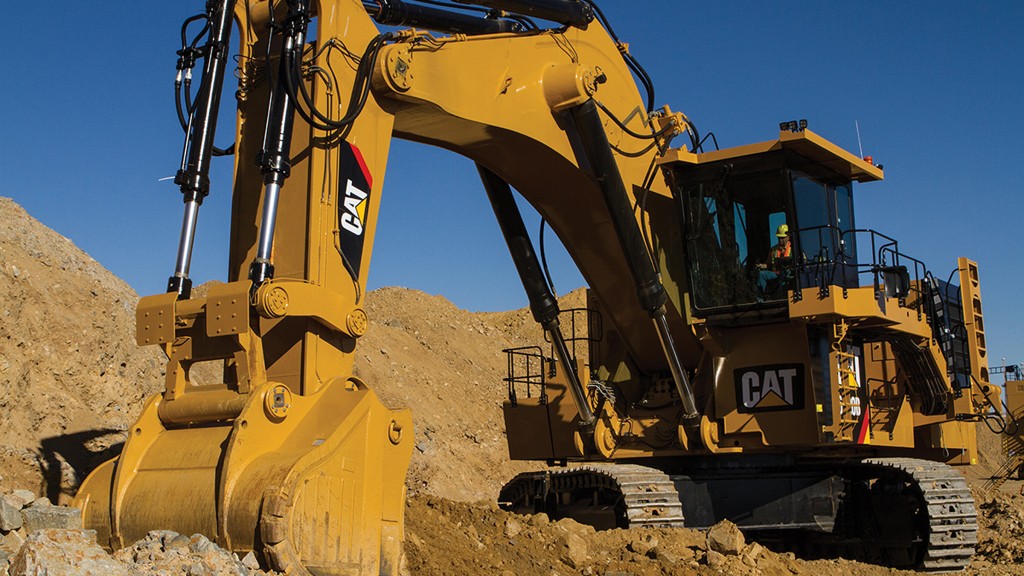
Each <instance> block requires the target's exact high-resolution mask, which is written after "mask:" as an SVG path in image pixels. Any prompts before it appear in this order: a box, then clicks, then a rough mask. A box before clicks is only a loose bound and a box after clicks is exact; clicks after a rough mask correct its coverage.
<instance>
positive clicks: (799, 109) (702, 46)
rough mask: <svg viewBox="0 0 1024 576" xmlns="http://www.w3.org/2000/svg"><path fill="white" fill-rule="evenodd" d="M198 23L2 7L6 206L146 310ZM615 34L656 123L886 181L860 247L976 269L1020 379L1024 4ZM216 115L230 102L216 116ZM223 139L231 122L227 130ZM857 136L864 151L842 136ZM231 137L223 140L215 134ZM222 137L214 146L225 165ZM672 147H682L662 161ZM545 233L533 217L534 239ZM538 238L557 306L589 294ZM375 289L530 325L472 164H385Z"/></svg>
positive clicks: (770, 8)
mask: <svg viewBox="0 0 1024 576" xmlns="http://www.w3.org/2000/svg"><path fill="white" fill-rule="evenodd" d="M203 5H204V3H203V2H199V1H196V2H170V3H155V4H150V3H145V4H131V5H123V4H118V3H109V4H105V3H99V4H97V3H67V4H61V5H59V6H56V7H55V8H54V9H53V10H51V11H50V12H48V13H47V14H45V15H41V14H40V13H39V11H38V9H37V8H36V7H35V6H34V5H32V4H31V3H15V4H14V5H12V6H10V7H8V11H7V17H8V19H9V21H11V22H19V23H21V25H19V26H15V27H11V29H10V30H8V32H7V34H6V36H5V42H4V44H5V47H6V48H7V52H8V58H7V67H6V72H7V81H6V82H5V84H4V88H3V90H0V102H2V103H3V105H4V110H5V114H4V117H5V129H6V130H5V131H6V134H7V137H6V138H5V139H4V140H3V143H2V144H0V150H2V151H3V157H4V159H5V160H6V162H7V166H8V169H7V170H6V171H5V178H4V179H3V184H0V195H4V196H11V197H13V198H14V199H15V200H16V201H17V202H18V203H20V204H21V205H23V206H24V207H25V208H26V210H27V211H28V212H29V213H30V214H32V215H33V216H34V217H36V218H38V219H40V220H41V221H42V222H43V223H44V224H46V225H47V226H50V227H51V228H54V229H55V230H57V231H58V232H60V233H62V234H64V235H66V236H68V237H69V238H71V239H72V240H73V241H74V242H75V243H76V244H77V245H78V246H80V247H82V248H83V249H84V250H85V251H86V252H88V253H89V254H90V255H92V256H93V257H95V258H96V259H97V260H99V261H100V262H101V263H102V264H103V265H105V266H106V267H107V268H109V269H110V270H112V271H113V272H114V273H115V274H117V275H118V276H120V277H122V278H124V279H125V280H127V281H128V282H129V283H130V284H131V285H132V286H133V287H134V288H135V289H136V290H137V291H139V292H140V293H143V294H146V293H156V292H161V291H163V289H164V286H165V283H166V280H167V277H168V276H169V275H170V273H171V272H172V271H173V265H174V256H175V251H176V248H177V241H178V233H179V229H180V224H181V213H182V207H181V197H180V194H179V193H178V191H177V189H176V187H175V186H174V185H173V183H171V182H170V181H169V180H165V178H167V177H170V176H173V175H174V172H175V171H176V169H177V167H178V163H179V160H180V149H181V142H182V133H181V130H180V128H179V127H178V126H177V120H176V118H175V113H174V107H173V93H172V89H173V86H172V81H173V78H174V63H175V61H176V55H175V54H174V52H175V50H176V49H177V48H178V44H179V38H178V36H179V26H180V23H181V21H182V20H183V19H184V18H186V17H187V16H189V15H191V14H194V13H196V12H198V11H200V10H202V8H203ZM602 8H603V10H604V11H605V13H606V14H607V16H608V17H609V19H610V20H611V22H612V24H613V26H614V28H615V30H616V32H617V33H618V35H619V36H620V37H621V39H622V40H623V41H624V42H628V43H629V45H630V49H631V51H632V53H633V54H634V55H635V56H636V57H637V58H638V59H639V60H640V62H641V63H642V64H643V65H644V66H645V67H646V68H647V70H648V72H649V73H650V75H651V77H652V78H653V79H654V82H655V85H656V89H657V104H658V105H659V106H660V105H662V104H669V105H670V106H671V107H672V108H673V109H676V110H682V111H684V112H685V113H686V114H687V115H688V116H689V117H690V118H691V119H692V120H693V121H694V123H695V124H696V125H697V126H698V128H700V130H701V131H702V132H709V131H713V132H714V133H715V135H716V137H717V139H718V142H719V143H720V144H721V145H722V147H728V146H736V145H741V144H746V143H750V142H758V141H763V140H769V139H773V138H775V137H776V136H777V133H778V132H777V131H778V123H779V122H780V121H783V120H792V119H800V118H806V119H807V120H808V122H809V125H810V128H811V129H812V130H814V131H815V132H817V133H819V134H821V135H823V136H825V137H826V138H829V139H830V140H832V141H834V142H836V143H837V144H839V145H841V146H842V147H844V148H846V149H847V150H850V151H852V152H854V153H855V154H861V148H862V149H863V154H864V155H871V156H873V157H874V159H875V161H876V162H878V163H881V164H884V165H885V168H886V180H885V181H883V182H880V183H873V184H867V185H864V186H861V187H858V188H856V190H855V198H856V200H855V202H856V207H857V225H858V227H859V228H873V229H876V230H878V231H880V232H882V233H885V234H887V235H889V236H893V237H895V238H897V239H898V240H899V241H900V249H901V250H902V251H903V252H905V253H907V254H909V255H911V256H914V257H915V258H918V259H920V260H923V261H924V262H926V263H927V264H928V265H929V267H930V268H931V269H932V270H933V271H934V272H935V274H936V276H937V277H940V278H945V277H946V276H947V275H948V274H949V272H950V271H951V270H952V269H953V267H954V266H955V265H956V257H957V256H968V257H970V258H972V259H974V260H976V261H977V262H978V263H979V265H980V269H981V281H982V296H983V301H984V311H985V315H986V328H987V337H988V344H989V349H990V363H991V364H992V365H998V364H1001V363H1002V358H1005V359H1006V361H1008V362H1024V336H1021V335H1020V333H1019V330H1018V329H1017V327H1018V326H1019V325H1021V324H1022V323H1024V311H1022V308H1021V307H1020V306H1018V304H1017V302H1016V301H1015V299H1016V286H1017V284H1018V283H1019V282H1020V281H1021V280H1022V277H1021V274H1020V272H1019V270H1018V268H1017V267H1016V262H1017V259H1018V255H1019V254H1021V253H1022V252H1024V234H1021V233H1020V232H1019V230H1017V227H1016V218H1017V215H1018V214H1020V213H1021V212H1022V208H1024V185H1022V184H1021V178H1020V177H1019V176H1018V175H1017V174H1015V173H1014V172H1013V168H1014V167H1016V166H1019V165H1020V163H1021V161H1020V158H1022V157H1024V140H1022V139H1021V137H1020V135H1021V134H1024V116H1022V115H1021V114H1020V113H1019V110H1018V108H1019V95H1020V94H1021V93H1022V92H1024V43H1022V42H1021V41H1020V39H1019V31H1020V29H1021V27H1022V25H1024V4H1022V3H1019V2H1010V1H996V2H987V3H983V4H977V5H967V4H963V3H952V2H946V3H896V4H889V3H883V2H861V3H821V2H809V1H808V2H791V3H787V4H786V5H785V8H784V9H783V8H782V7H780V6H779V5H776V4H773V3H764V2H753V1H744V2H728V3H712V2H698V3H693V2H685V3H684V2H678V1H676V0H652V1H648V2H642V3H638V2H619V1H615V2H613V1H610V0H606V1H605V2H603V3H602ZM226 100H227V101H228V103H229V104H230V98H227V99H226ZM226 118H230V116H227V117H226ZM855 123H856V124H859V127H860V138H859V141H858V134H857V131H856V128H855ZM224 125H226V124H224ZM229 141H230V135H229V133H228V131H222V133H221V135H220V136H219V137H218V143H220V144H222V145H226V144H228V143H229ZM678 143H681V142H677V144H678ZM214 165H215V170H214V174H213V176H214V183H213V190H212V193H211V196H210V198H209V199H208V200H207V201H206V203H205V204H204V206H203V210H202V212H201V215H200V228H199V232H198V240H197V246H196V252H195V256H194V262H193V266H192V276H193V278H194V279H195V281H196V283H200V282H203V281H206V280H210V279H223V278H224V276H225V273H226V272H225V271H226V268H227V264H226V262H227V246H226V245H227V234H228V229H227V227H228V224H227V223H228V215H227V211H228V209H229V206H230V190H229V186H230V182H229V177H230V170H231V160H226V159H222V160H219V161H217V162H215V163H214ZM538 226H539V220H538V219H537V218H536V216H534V215H530V216H529V217H528V227H529V228H530V229H531V232H533V233H536V231H537V230H538ZM553 244H554V242H552V241H551V237H550V235H549V237H548V248H549V254H548V256H549V260H550V262H551V268H552V274H553V276H554V281H555V284H556V287H557V289H558V291H559V292H560V293H564V292H568V291H569V290H572V289H574V288H576V287H578V286H580V285H582V284H583V279H582V277H581V276H580V275H579V273H578V272H577V271H576V270H575V267H574V266H573V265H572V263H571V261H570V260H569V259H568V257H567V256H565V255H564V253H562V252H561V251H560V250H559V249H558V248H557V247H556V246H553ZM370 285H371V287H378V286H386V285H402V286H407V287H413V288H418V289H421V290H424V291H427V292H431V293H440V294H444V295H445V296H446V297H448V298H450V299H451V300H452V301H453V302H454V303H455V304H457V305H458V306H460V307H462V308H466V309H470V310H508V309H513V308H519V307H522V306H524V305H525V304H526V298H525V296H524V295H523V293H522V288H521V285H520V284H519V281H518V278H517V277H516V275H515V271H514V269H513V267H512V264H511V260H510V258H509V257H508V254H507V252H506V250H505V247H504V243H503V241H502V238H501V235H500V233H499V231H498V227H497V225H496V223H495V221H494V217H493V215H492V212H491V209H490V207H489V205H488V204H487V201H486V198H485V196H484V194H483V190H482V187H481V185H480V182H479V179H478V177H477V174H476V171H475V169H474V167H473V164H472V162H470V161H469V160H467V159H465V158H462V157H459V156H455V155H453V154H451V153H449V152H445V151H442V150H437V149H431V148H428V147H425V146H422V145H417V144H410V143H405V142H396V143H395V145H394V146H393V148H392V154H391V157H390V160H389V170H388V173H387V176H386V180H385V189H384V199H383V205H382V208H381V217H380V221H379V228H378V234H377V246H376V252H375V259H374V262H373V265H372V269H371V272H370Z"/></svg>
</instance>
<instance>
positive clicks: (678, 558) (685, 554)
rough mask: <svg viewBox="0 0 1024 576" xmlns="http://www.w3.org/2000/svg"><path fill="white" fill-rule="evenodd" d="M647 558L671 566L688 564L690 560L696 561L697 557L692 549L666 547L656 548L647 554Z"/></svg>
mask: <svg viewBox="0 0 1024 576" xmlns="http://www.w3.org/2000/svg"><path fill="white" fill-rule="evenodd" d="M647 556H649V557H651V558H654V559H655V560H657V561H658V562H661V563H663V564H668V565H671V566H675V565H678V564H683V563H687V562H689V561H690V560H695V559H696V557H697V555H696V554H695V553H694V551H693V549H691V548H685V547H678V546H665V545H661V546H658V547H656V548H654V549H653V550H651V551H650V552H648V553H647Z"/></svg>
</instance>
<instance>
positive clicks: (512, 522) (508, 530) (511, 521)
mask: <svg viewBox="0 0 1024 576" xmlns="http://www.w3.org/2000/svg"><path fill="white" fill-rule="evenodd" d="M522 531H523V523H522V522H520V521H519V520H517V519H515V518H512V517H509V518H508V519H507V520H505V538H508V539H509V540H511V539H513V538H515V537H516V536H518V535H519V533H520V532H522Z"/></svg>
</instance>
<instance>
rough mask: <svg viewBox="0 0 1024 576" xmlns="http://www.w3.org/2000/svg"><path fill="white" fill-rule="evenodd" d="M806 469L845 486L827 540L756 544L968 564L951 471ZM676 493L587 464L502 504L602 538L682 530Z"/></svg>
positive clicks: (523, 481) (521, 485) (507, 492)
mask: <svg viewBox="0 0 1024 576" xmlns="http://www.w3.org/2000/svg"><path fill="white" fill-rule="evenodd" d="M808 466H813V467H814V468H816V469H821V470H827V471H828V472H827V473H828V474H835V475H836V476H838V477H840V478H842V480H843V485H844V486H845V489H844V491H843V493H842V494H839V495H837V500H836V510H837V512H836V518H835V523H834V528H833V529H832V531H831V532H826V531H810V530H804V529H800V530H794V529H792V528H788V529H787V528H785V527H780V528H779V529H772V530H758V531H756V532H753V533H752V534H751V535H752V536H753V537H754V538H756V539H758V540H759V541H762V542H763V543H766V544H769V545H774V546H773V547H782V548H788V549H794V550H796V551H798V552H800V553H801V555H804V556H811V557H825V558H828V557H845V558H851V559H857V560H863V561H867V562H872V563H878V564H883V565H888V566H894V567H900V568H912V569H917V570H920V571H923V572H955V571H959V570H962V569H963V568H965V567H966V566H967V565H968V564H969V563H970V561H971V557H972V556H973V555H974V547H975V545H976V544H977V540H978V523H977V512H976V510H975V506H974V500H973V498H972V496H971V493H970V490H969V489H968V487H967V482H966V481H965V480H964V478H963V476H961V475H960V473H959V472H957V471H956V470H954V469H953V468H951V467H949V466H947V465H945V464H941V463H937V462H931V461H927V460H918V459H913V458H871V459H864V460H855V461H844V462H835V463H832V464H827V463H826V464H823V463H821V462H817V463H813V464H808ZM822 466H826V467H825V468H822ZM676 487H677V483H676V482H675V480H674V479H673V477H672V476H670V475H669V474H666V473H665V472H663V471H661V470H657V469H654V468H649V467H646V466H639V465H635V464H622V465H616V464H591V465H586V466H580V467H576V468H566V469H562V470H548V471H544V472H530V473H524V474H520V475H519V476H517V477H516V478H514V479H513V480H512V481H511V482H509V483H508V484H506V486H505V488H504V489H503V490H502V492H501V496H500V501H501V502H502V505H503V506H504V507H505V508H506V509H508V510H512V511H516V512H520V513H535V512H546V513H548V514H549V515H552V516H554V517H570V518H575V519H577V520H579V521H581V522H586V523H589V524H592V525H594V526H597V527H599V528H613V527H620V528H625V527H635V526H669V527H672V526H679V527H681V526H684V525H685V522H684V518H683V505H682V503H681V498H686V495H685V494H683V495H680V494H679V492H677V488H676ZM733 520H734V521H737V522H740V523H741V522H742V519H733ZM741 527H742V526H741Z"/></svg>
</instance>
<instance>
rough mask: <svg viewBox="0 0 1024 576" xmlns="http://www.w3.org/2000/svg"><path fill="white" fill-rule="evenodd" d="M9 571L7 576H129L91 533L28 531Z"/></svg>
mask: <svg viewBox="0 0 1024 576" xmlns="http://www.w3.org/2000/svg"><path fill="white" fill-rule="evenodd" d="M9 571H10V576H36V575H39V574H46V575H47V576H129V572H128V568H127V567H125V566H124V565H123V564H121V563H120V562H117V561H115V560H114V559H113V558H111V557H110V555H108V554H107V553H106V552H105V551H104V550H103V548H100V547H99V545H98V544H96V532H95V531H94V530H53V529H43V530H37V531H35V532H32V533H31V534H29V535H28V538H27V539H26V540H25V544H24V545H22V547H21V550H19V551H18V553H17V554H15V555H14V557H13V558H12V559H11V565H10V568H9Z"/></svg>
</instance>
